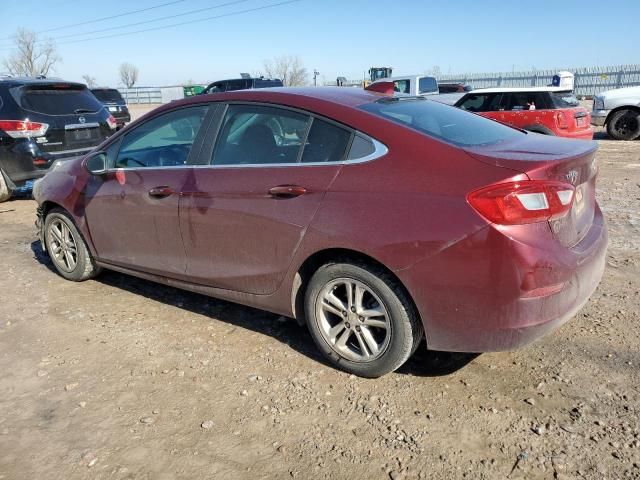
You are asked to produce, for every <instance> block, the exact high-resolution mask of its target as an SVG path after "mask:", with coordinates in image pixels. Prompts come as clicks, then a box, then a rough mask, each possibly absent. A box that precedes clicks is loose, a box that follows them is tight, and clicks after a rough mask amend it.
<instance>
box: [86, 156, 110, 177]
mask: <svg viewBox="0 0 640 480" xmlns="http://www.w3.org/2000/svg"><path fill="white" fill-rule="evenodd" d="M85 167H86V168H87V170H88V171H89V173H90V174H91V175H104V174H105V173H107V154H106V153H104V152H98V153H94V154H93V155H91V156H90V157H89V158H87V160H86V161H85Z"/></svg>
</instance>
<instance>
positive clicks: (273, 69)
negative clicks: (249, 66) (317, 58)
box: [264, 55, 308, 87]
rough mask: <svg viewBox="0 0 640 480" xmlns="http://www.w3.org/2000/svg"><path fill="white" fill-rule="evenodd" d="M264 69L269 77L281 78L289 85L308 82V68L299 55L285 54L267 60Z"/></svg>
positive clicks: (293, 85)
mask: <svg viewBox="0 0 640 480" xmlns="http://www.w3.org/2000/svg"><path fill="white" fill-rule="evenodd" d="M264 70H265V73H266V74H267V76H268V77H270V78H279V79H280V80H282V83H283V84H284V85H285V86H287V87H295V86H300V85H306V84H307V76H308V75H307V69H306V68H304V66H303V65H302V60H300V57H298V56H291V55H283V56H281V57H276V58H274V59H272V60H265V61H264Z"/></svg>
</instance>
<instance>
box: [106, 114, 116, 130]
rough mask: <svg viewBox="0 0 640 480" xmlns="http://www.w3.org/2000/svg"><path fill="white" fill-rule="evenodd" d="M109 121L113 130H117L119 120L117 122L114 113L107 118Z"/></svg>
mask: <svg viewBox="0 0 640 480" xmlns="http://www.w3.org/2000/svg"><path fill="white" fill-rule="evenodd" d="M107 123H108V124H109V128H111V130H115V129H116V128H117V127H118V122H116V119H115V118H114V117H113V115H109V117H108V118H107Z"/></svg>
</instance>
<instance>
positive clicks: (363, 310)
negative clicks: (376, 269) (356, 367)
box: [316, 278, 391, 362]
mask: <svg viewBox="0 0 640 480" xmlns="http://www.w3.org/2000/svg"><path fill="white" fill-rule="evenodd" d="M316 318H317V321H318V325H319V327H320V333H321V334H322V337H323V338H324V340H325V341H326V342H327V344H328V345H329V346H330V347H331V348H332V349H333V350H334V351H335V352H336V353H337V354H339V355H340V356H341V357H343V358H346V359H348V360H351V361H353V362H370V361H373V360H375V359H377V358H379V357H380V356H381V355H383V354H384V353H385V351H386V349H387V347H388V346H389V341H390V339H391V323H390V321H389V314H388V313H387V309H386V307H385V306H384V303H383V302H382V301H381V300H380V298H379V297H378V295H376V293H375V292H374V291H373V290H372V289H371V288H370V287H369V286H367V285H365V284H364V283H363V282H360V281H358V280H355V279H351V278H339V279H335V280H333V281H331V282H329V283H327V284H326V285H325V286H324V287H323V288H322V290H321V291H320V294H319V295H318V298H317V300H316Z"/></svg>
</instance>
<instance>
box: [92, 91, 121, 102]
mask: <svg viewBox="0 0 640 480" xmlns="http://www.w3.org/2000/svg"><path fill="white" fill-rule="evenodd" d="M91 91H92V92H93V94H94V95H95V96H96V98H97V99H98V100H100V101H101V102H110V103H124V99H123V98H122V95H120V92H118V90H116V89H115V88H99V89H96V90H91Z"/></svg>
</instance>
